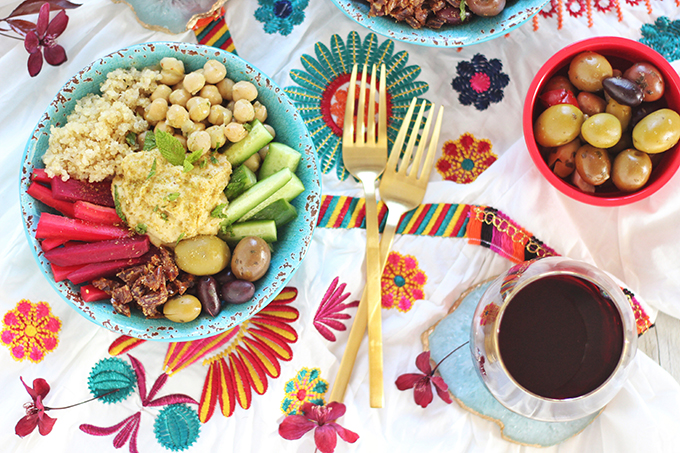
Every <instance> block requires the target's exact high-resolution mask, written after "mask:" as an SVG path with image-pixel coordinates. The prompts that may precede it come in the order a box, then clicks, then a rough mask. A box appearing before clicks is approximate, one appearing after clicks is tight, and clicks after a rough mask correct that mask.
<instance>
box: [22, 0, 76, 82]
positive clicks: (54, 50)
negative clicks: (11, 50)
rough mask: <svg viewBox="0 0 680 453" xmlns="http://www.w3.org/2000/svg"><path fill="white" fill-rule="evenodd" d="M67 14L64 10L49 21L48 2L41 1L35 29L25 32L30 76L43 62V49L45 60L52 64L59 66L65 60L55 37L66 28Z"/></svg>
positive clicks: (37, 71) (63, 52)
mask: <svg viewBox="0 0 680 453" xmlns="http://www.w3.org/2000/svg"><path fill="white" fill-rule="evenodd" d="M66 25H68V16H67V15H66V12H65V11H64V10H61V11H59V13H58V14H57V15H56V16H54V19H52V21H51V22H50V4H49V3H43V5H42V6H41V7H40V13H38V22H37V24H36V27H35V30H31V31H29V32H28V33H26V38H25V39H24V47H25V48H26V50H27V51H28V53H29V56H28V73H29V74H30V75H31V77H35V76H36V75H38V73H39V72H40V70H41V69H42V64H43V50H44V52H45V61H46V62H47V63H49V64H51V65H52V66H59V65H60V64H62V63H63V62H65V61H66V51H65V50H64V48H63V47H62V46H60V45H59V44H57V42H56V39H57V38H58V37H59V35H61V34H62V33H63V32H64V30H66Z"/></svg>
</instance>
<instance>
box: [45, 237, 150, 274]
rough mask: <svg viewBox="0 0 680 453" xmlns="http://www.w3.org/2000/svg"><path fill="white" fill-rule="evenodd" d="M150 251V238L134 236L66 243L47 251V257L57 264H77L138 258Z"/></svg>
mask: <svg viewBox="0 0 680 453" xmlns="http://www.w3.org/2000/svg"><path fill="white" fill-rule="evenodd" d="M148 251H149V238H148V237H147V236H146V235H144V236H133V237H130V238H122V239H109V240H106V241H97V242H87V243H74V244H66V245H65V246H64V247H59V248H56V249H52V250H50V251H48V252H45V258H46V259H47V260H48V261H49V262H50V263H52V264H56V265H57V266H77V265H82V264H90V263H99V262H105V261H114V260H121V259H126V258H137V257H138V256H142V255H144V254H145V253H146V252H148Z"/></svg>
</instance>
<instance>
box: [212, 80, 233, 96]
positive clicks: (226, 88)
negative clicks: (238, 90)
mask: <svg viewBox="0 0 680 453" xmlns="http://www.w3.org/2000/svg"><path fill="white" fill-rule="evenodd" d="M215 86H216V87H217V89H218V90H219V91H220V95H221V96H222V99H224V100H225V101H231V100H232V97H231V95H232V90H233V87H234V81H233V80H231V79H222V80H220V81H219V82H217V83H216V84H215Z"/></svg>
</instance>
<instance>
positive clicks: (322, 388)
mask: <svg viewBox="0 0 680 453" xmlns="http://www.w3.org/2000/svg"><path fill="white" fill-rule="evenodd" d="M314 379H316V378H314ZM326 390H328V384H326V382H325V381H319V382H317V383H316V384H315V385H314V387H313V388H312V391H313V392H314V393H322V394H323V393H326Z"/></svg>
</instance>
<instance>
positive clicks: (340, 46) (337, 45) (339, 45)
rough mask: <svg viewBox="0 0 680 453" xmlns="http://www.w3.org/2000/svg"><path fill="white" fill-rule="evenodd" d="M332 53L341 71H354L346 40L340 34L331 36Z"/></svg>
mask: <svg viewBox="0 0 680 453" xmlns="http://www.w3.org/2000/svg"><path fill="white" fill-rule="evenodd" d="M331 53H332V54H333V59H334V60H335V63H336V64H337V65H338V69H339V71H340V72H341V73H343V74H348V73H350V72H351V71H352V62H351V61H350V59H349V55H348V54H347V47H346V46H345V42H344V41H343V40H342V38H341V37H340V35H333V36H331Z"/></svg>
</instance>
